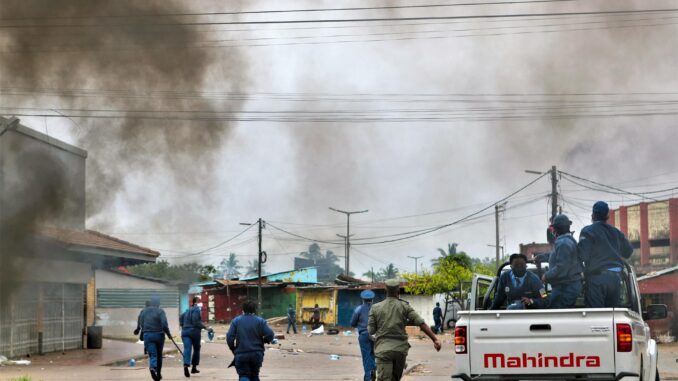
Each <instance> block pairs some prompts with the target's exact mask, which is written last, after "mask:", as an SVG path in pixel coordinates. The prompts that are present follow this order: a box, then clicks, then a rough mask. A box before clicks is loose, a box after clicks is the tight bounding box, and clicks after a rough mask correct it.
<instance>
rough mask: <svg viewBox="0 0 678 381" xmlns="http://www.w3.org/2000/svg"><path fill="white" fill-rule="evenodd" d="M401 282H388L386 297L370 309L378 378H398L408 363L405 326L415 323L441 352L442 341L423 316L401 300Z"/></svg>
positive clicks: (369, 328) (391, 380) (389, 380)
mask: <svg viewBox="0 0 678 381" xmlns="http://www.w3.org/2000/svg"><path fill="white" fill-rule="evenodd" d="M399 294H400V282H399V281H398V280H397V279H389V280H387V281H386V300H384V301H381V302H379V303H376V304H374V305H373V306H372V308H371V309H370V312H369V320H368V323H367V331H368V332H369V334H370V335H372V336H374V340H375V342H374V356H375V357H376V359H377V381H399V380H400V379H401V378H402V376H403V371H404V370H405V368H406V366H407V364H406V362H405V361H406V360H407V352H408V351H409V349H410V344H409V343H408V342H407V339H408V337H407V333H406V332H405V326H406V325H407V324H414V325H416V326H419V327H420V328H421V330H422V331H424V333H425V334H426V335H427V336H428V337H429V338H430V339H431V341H433V347H434V348H435V349H436V351H440V347H441V344H440V341H438V338H437V337H436V335H435V334H434V333H433V331H431V328H429V326H428V325H426V323H425V322H424V319H422V318H421V316H419V314H417V313H416V312H415V311H414V309H413V308H412V307H411V306H410V305H409V304H408V303H407V302H405V301H403V300H400V299H398V296H399Z"/></svg>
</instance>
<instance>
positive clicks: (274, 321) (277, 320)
mask: <svg viewBox="0 0 678 381" xmlns="http://www.w3.org/2000/svg"><path fill="white" fill-rule="evenodd" d="M266 322H267V323H268V325H269V326H281V325H285V324H287V316H277V317H272V318H270V319H266Z"/></svg>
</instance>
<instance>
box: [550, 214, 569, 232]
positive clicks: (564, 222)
mask: <svg viewBox="0 0 678 381" xmlns="http://www.w3.org/2000/svg"><path fill="white" fill-rule="evenodd" d="M552 225H553V227H554V228H556V229H559V230H560V229H569V228H570V226H571V225H572V221H570V219H569V218H567V216H566V215H564V214H559V215H557V216H555V217H553V224H552Z"/></svg>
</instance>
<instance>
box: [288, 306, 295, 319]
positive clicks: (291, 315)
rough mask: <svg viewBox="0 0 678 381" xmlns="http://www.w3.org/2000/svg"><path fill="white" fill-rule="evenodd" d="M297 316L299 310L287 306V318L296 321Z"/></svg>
mask: <svg viewBox="0 0 678 381" xmlns="http://www.w3.org/2000/svg"><path fill="white" fill-rule="evenodd" d="M296 317H297V311H296V310H295V309H294V308H292V307H287V320H288V321H295V318H296Z"/></svg>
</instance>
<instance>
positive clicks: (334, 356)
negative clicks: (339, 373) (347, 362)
mask: <svg viewBox="0 0 678 381" xmlns="http://www.w3.org/2000/svg"><path fill="white" fill-rule="evenodd" d="M340 358H341V357H339V355H330V360H332V361H337V360H339V359H340Z"/></svg>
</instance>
